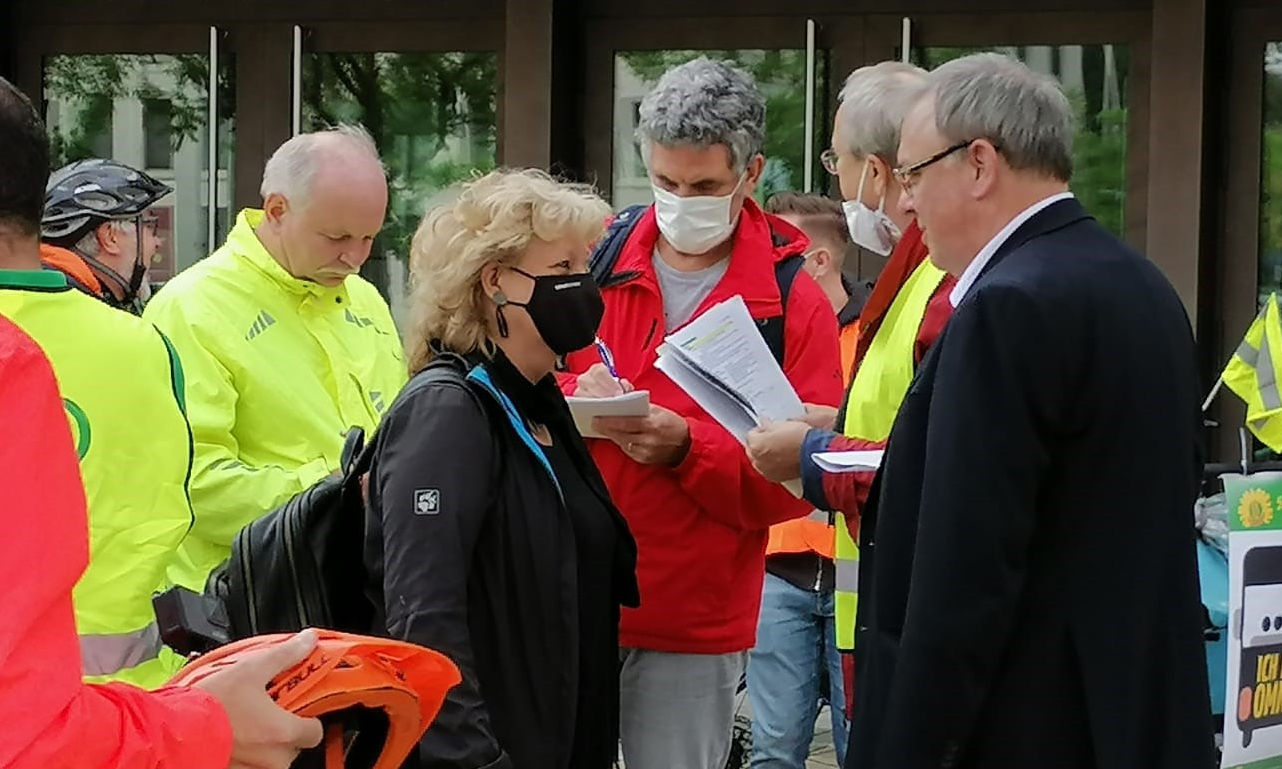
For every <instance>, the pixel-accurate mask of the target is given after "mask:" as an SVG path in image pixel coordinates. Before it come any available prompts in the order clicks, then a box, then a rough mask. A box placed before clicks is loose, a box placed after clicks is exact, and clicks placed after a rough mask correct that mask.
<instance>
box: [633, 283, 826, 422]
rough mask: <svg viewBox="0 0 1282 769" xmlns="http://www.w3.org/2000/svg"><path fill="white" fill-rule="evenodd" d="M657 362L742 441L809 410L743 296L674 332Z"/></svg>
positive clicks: (656, 364)
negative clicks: (765, 425)
mask: <svg viewBox="0 0 1282 769" xmlns="http://www.w3.org/2000/svg"><path fill="white" fill-rule="evenodd" d="M655 366H656V367H657V368H658V369H659V370H660V371H662V372H663V373H664V374H667V375H668V376H669V377H670V378H671V379H672V380H673V381H674V382H676V383H677V385H679V386H680V387H681V389H683V390H685V391H686V393H688V394H689V395H690V397H691V398H694V400H695V402H696V403H698V404H699V406H700V407H702V408H703V410H704V411H706V412H708V414H709V415H710V416H711V417H712V418H713V419H715V420H717V422H718V423H720V424H721V426H722V427H724V428H726V430H728V431H729V432H730V434H731V435H733V436H734V437H736V438H738V439H739V441H740V442H741V443H744V442H746V441H747V437H748V432H749V431H750V430H752V428H754V427H756V426H758V425H760V424H763V423H764V422H766V421H767V420H782V419H800V418H801V417H802V416H804V415H805V413H806V409H805V407H804V406H803V405H802V404H801V399H800V398H798V397H797V393H796V391H795V390H793V389H792V385H791V384H790V383H789V382H788V379H787V377H785V376H784V374H783V371H782V370H781V369H780V368H779V364H778V363H776V362H775V359H774V356H773V355H771V354H770V348H769V347H767V346H766V342H765V339H763V338H762V336H761V332H760V331H758V330H757V324H756V322H755V321H754V320H753V319H752V316H751V315H749V314H748V307H747V305H745V304H744V303H743V297H739V296H736V297H733V298H731V299H727V300H726V301H724V302H722V303H720V304H718V305H716V306H715V307H712V308H711V309H709V310H708V311H707V312H705V313H704V314H703V315H700V316H699V317H698V318H696V319H695V320H694V321H693V322H691V323H690V324H688V325H686V326H685V327H684V328H682V329H680V330H679V331H676V332H675V333H673V334H671V335H669V336H668V337H667V338H666V339H664V344H663V345H662V346H660V347H659V360H658V361H657V362H656V363H655Z"/></svg>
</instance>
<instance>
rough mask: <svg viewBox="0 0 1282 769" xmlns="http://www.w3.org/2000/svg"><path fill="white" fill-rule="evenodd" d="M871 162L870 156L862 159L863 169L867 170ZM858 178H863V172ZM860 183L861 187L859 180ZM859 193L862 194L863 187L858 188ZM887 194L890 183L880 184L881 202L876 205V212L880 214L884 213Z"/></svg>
mask: <svg viewBox="0 0 1282 769" xmlns="http://www.w3.org/2000/svg"><path fill="white" fill-rule="evenodd" d="M871 163H872V158H869V159H867V160H865V161H864V170H865V171H867V170H868V166H869V165H870V164H871ZM860 178H861V179H862V178H863V174H860ZM860 184H861V187H862V182H861V183H860ZM859 194H860V195H862V194H863V189H860V190H859ZM889 194H890V185H889V184H883V185H882V186H881V203H880V204H879V205H878V206H877V213H879V214H882V215H885V213H886V196H887V195H889Z"/></svg>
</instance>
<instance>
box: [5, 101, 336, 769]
mask: <svg viewBox="0 0 1282 769" xmlns="http://www.w3.org/2000/svg"><path fill="white" fill-rule="evenodd" d="M0 147H4V148H5V151H4V152H0V262H2V263H4V264H7V265H19V264H21V265H30V269H32V270H39V269H40V251H39V248H40V243H39V233H40V214H41V208H42V206H43V203H44V186H45V180H46V179H47V178H48V174H49V144H48V138H47V137H46V135H45V130H44V125H43V124H42V123H41V121H40V118H39V117H38V116H37V114H36V112H35V110H34V109H33V108H32V106H31V102H30V101H29V100H28V99H27V98H26V96H24V95H23V94H22V93H21V92H19V91H18V90H17V89H16V88H14V87H13V86H12V85H11V84H10V83H9V82H8V81H6V80H4V79H3V78H0ZM0 425H2V426H3V427H2V428H0V429H2V430H3V434H4V440H3V441H0V493H2V494H3V495H4V505H3V507H0V522H2V525H3V527H4V532H5V536H4V537H0V606H3V607H4V622H3V623H0V724H4V727H5V728H4V729H3V731H0V767H4V768H5V769H37V767H39V768H40V769H61V768H62V767H67V768H70V767H76V769H109V768H110V769H223V768H224V767H227V768H228V769H251V768H252V769H286V767H288V766H289V765H290V763H291V762H292V761H293V760H294V759H295V758H296V757H297V755H298V752H299V750H300V749H301V748H306V747H311V746H313V745H316V744H317V743H318V742H320V739H321V726H320V723H319V722H318V721H317V720H316V719H304V718H298V717H297V716H294V715H292V714H290V713H286V712H285V711H283V710H281V709H280V708H278V707H276V705H275V704H274V703H273V702H272V701H271V698H269V697H268V696H267V693H266V691H265V688H266V685H267V682H268V681H269V680H271V678H272V677H274V676H275V675H277V674H279V673H280V672H281V671H283V670H285V669H286V668H288V667H291V666H292V665H295V664H297V663H298V662H301V661H302V660H303V658H305V657H306V656H307V654H308V653H309V652H310V651H311V649H312V647H313V646H314V645H315V643H316V638H315V634H314V633H311V632H308V633H304V634H300V635H299V636H298V637H297V638H296V639H294V640H293V641H291V642H290V643H288V644H283V645H281V646H279V647H276V648H275V649H271V650H267V651H266V652H264V653H263V654H260V655H258V656H256V657H254V658H252V659H246V660H245V661H244V662H243V663H241V664H237V665H233V666H230V667H228V668H226V669H225V670H222V671H220V672H218V673H216V674H214V675H212V676H210V677H209V678H207V679H205V680H204V681H202V682H201V683H200V688H198V689H195V688H165V689H160V690H158V691H155V692H146V691H143V690H142V689H138V688H135V687H132V686H129V685H127V684H106V685H101V686H97V685H89V684H85V683H84V682H83V681H81V679H80V671H81V662H80V647H79V641H78V640H77V636H76V627H75V619H74V615H73V612H72V607H71V588H72V586H73V585H75V583H76V580H77V579H79V577H80V574H81V572H83V571H84V568H85V564H86V563H87V561H88V557H89V537H88V529H87V519H86V513H85V498H84V490H83V487H82V484H81V480H80V471H79V464H78V462H77V458H76V453H75V448H74V447H73V446H72V441H71V430H70V428H69V426H68V422H67V415H66V412H65V410H64V408H63V402H62V398H61V396H60V395H59V393H58V388H57V383H56V380H55V379H54V375H53V369H52V367H51V366H50V365H49V361H48V360H47V359H46V358H45V357H44V354H43V353H42V352H41V351H40V348H39V347H38V346H37V345H36V343H35V342H34V341H32V340H31V338H30V337H28V336H27V335H26V334H24V333H23V332H22V331H21V330H19V329H18V327H17V326H15V325H14V324H13V323H11V322H10V321H8V320H7V319H5V318H3V317H0Z"/></svg>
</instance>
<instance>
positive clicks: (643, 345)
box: [641, 320, 659, 350]
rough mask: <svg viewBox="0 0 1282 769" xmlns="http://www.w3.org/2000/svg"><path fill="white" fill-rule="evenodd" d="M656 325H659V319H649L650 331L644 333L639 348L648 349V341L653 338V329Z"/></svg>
mask: <svg viewBox="0 0 1282 769" xmlns="http://www.w3.org/2000/svg"><path fill="white" fill-rule="evenodd" d="M658 326H659V321H657V320H651V321H650V331H649V332H648V333H647V334H646V335H645V341H644V342H642V343H641V349H643V350H648V349H650V342H651V341H652V340H653V339H654V331H655V329H656V328H658Z"/></svg>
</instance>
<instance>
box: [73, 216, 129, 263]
mask: <svg viewBox="0 0 1282 769" xmlns="http://www.w3.org/2000/svg"><path fill="white" fill-rule="evenodd" d="M102 227H110V228H111V229H113V230H115V231H116V232H121V233H124V232H129V231H130V230H133V231H134V233H135V234H137V226H136V225H135V224H134V223H133V222H132V221H128V220H119V219H113V220H111V221H107V222H103V223H102V224H100V225H98V226H97V227H94V228H93V229H92V230H90V231H89V232H87V233H85V236H84V237H83V238H81V239H80V240H79V241H78V242H77V243H76V245H75V247H74V248H73V249H72V250H74V251H76V252H77V253H80V254H84V255H85V256H87V257H89V258H90V259H97V258H98V252H99V251H101V250H102V249H101V248H99V246H98V230H99V229H101V228H102Z"/></svg>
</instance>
